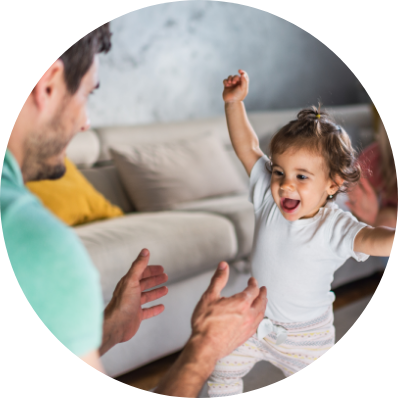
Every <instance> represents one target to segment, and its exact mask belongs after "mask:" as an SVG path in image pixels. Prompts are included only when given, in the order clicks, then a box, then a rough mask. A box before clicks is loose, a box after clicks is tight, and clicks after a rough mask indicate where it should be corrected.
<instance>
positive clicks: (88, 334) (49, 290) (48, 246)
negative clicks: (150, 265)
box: [1, 185, 103, 356]
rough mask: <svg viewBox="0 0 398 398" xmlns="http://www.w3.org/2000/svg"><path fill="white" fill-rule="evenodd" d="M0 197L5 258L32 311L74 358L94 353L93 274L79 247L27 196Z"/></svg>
mask: <svg viewBox="0 0 398 398" xmlns="http://www.w3.org/2000/svg"><path fill="white" fill-rule="evenodd" d="M2 188H4V185H3V186H2ZM2 191H3V192H2V194H3V195H2V208H1V210H2V224H3V232H4V239H5V243H6V247H7V251H8V255H9V258H10V261H11V265H12V267H13V269H14V272H15V275H16V277H17V279H18V282H19V284H20V286H21V288H22V290H23V292H24V293H25V295H26V298H27V299H28V301H29V303H30V304H31V306H32V308H33V309H34V310H35V312H36V313H37V315H38V316H39V318H40V319H41V320H42V321H43V323H44V324H45V325H46V326H47V327H48V329H49V330H50V331H51V332H52V333H53V334H54V335H55V337H56V338H57V339H58V340H59V341H60V342H61V343H62V344H64V345H65V346H66V347H67V348H69V349H70V350H71V351H72V352H73V353H75V354H76V355H78V356H82V355H84V354H86V353H88V352H90V351H92V350H95V349H98V348H99V346H100V344H101V339H102V322H103V318H102V317H103V315H102V313H103V301H102V295H101V288H100V281H99V274H98V271H97V270H96V269H95V267H94V265H93V264H92V261H91V259H90V257H89V255H88V253H87V251H86V250H85V248H84V246H83V244H82V243H81V242H80V240H79V239H78V237H77V236H76V234H75V233H74V232H73V230H72V229H71V228H69V227H67V226H66V225H64V224H63V223H62V222H60V221H59V220H58V219H57V218H55V217H54V216H53V215H52V214H50V213H49V212H48V211H47V210H46V209H45V208H44V207H43V206H42V205H41V203H40V202H38V201H37V199H36V198H34V197H33V196H32V195H31V194H30V193H27V192H22V195H21V194H20V193H21V192H19V194H16V195H12V193H11V192H5V190H4V189H2ZM7 194H11V196H10V195H8V196H7ZM14 194H15V192H14ZM5 196H6V197H5Z"/></svg>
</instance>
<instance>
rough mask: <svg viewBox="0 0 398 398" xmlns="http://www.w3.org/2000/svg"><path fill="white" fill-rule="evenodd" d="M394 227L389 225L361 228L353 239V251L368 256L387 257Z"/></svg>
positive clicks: (390, 247)
mask: <svg viewBox="0 0 398 398" xmlns="http://www.w3.org/2000/svg"><path fill="white" fill-rule="evenodd" d="M394 236H395V229H392V228H389V227H375V228H373V227H365V228H362V229H361V230H360V231H359V232H358V234H357V236H356V237H355V241H354V251H356V252H360V253H365V254H369V255H370V256H379V257H388V256H389V255H390V253H391V249H392V244H393V241H394Z"/></svg>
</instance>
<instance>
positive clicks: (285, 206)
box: [281, 198, 300, 213]
mask: <svg viewBox="0 0 398 398" xmlns="http://www.w3.org/2000/svg"><path fill="white" fill-rule="evenodd" d="M299 204H300V201H299V200H296V199H289V198H281V207H282V210H283V211H284V212H286V213H292V212H293V211H295V210H296V209H297V207H298V206H299Z"/></svg>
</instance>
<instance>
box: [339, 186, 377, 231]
mask: <svg viewBox="0 0 398 398" xmlns="http://www.w3.org/2000/svg"><path fill="white" fill-rule="evenodd" d="M348 198H349V201H348V202H346V205H347V207H348V208H349V209H350V210H351V212H352V213H353V214H354V215H355V217H357V218H358V219H359V220H361V221H363V222H365V223H367V224H369V225H372V226H374V225H375V222H376V218H377V215H378V213H379V201H378V199H377V195H376V192H375V191H374V189H373V188H372V186H371V185H370V183H369V181H368V180H367V179H366V178H361V180H360V181H359V184H358V185H356V186H355V187H354V189H352V190H351V191H350V192H348Z"/></svg>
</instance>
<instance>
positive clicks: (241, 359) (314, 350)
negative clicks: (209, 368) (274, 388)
mask: <svg viewBox="0 0 398 398" xmlns="http://www.w3.org/2000/svg"><path fill="white" fill-rule="evenodd" d="M272 322H273V323H274V325H277V326H282V327H283V328H285V329H286V330H287V339H286V340H285V341H284V342H283V343H282V344H280V345H276V338H277V336H276V334H275V333H274V332H272V333H270V334H269V335H267V336H265V337H264V338H263V339H262V340H259V339H258V338H257V334H255V335H253V336H252V337H251V338H250V339H249V340H247V341H246V343H244V344H243V345H242V346H240V347H238V348H237V349H236V350H235V351H234V352H232V353H231V354H230V355H228V356H227V357H225V358H223V359H221V360H220V361H218V362H217V364H216V367H215V369H214V372H213V374H212V375H211V377H210V379H209V381H208V387H209V389H208V393H209V397H225V396H228V395H235V394H241V393H243V381H242V377H243V376H245V375H246V374H247V373H248V372H249V371H250V370H251V369H252V367H253V366H254V365H255V364H256V362H258V361H269V362H271V363H272V364H273V365H275V366H276V367H278V368H279V369H281V370H282V372H283V373H284V375H285V376H286V377H287V376H290V375H292V374H293V373H296V372H298V371H299V370H301V369H303V368H305V367H306V366H308V365H309V364H311V363H312V362H314V361H315V360H316V359H317V358H319V357H320V356H321V355H323V354H324V353H325V352H326V351H327V350H328V349H329V348H331V347H332V346H333V344H334V340H335V330H334V326H333V310H332V307H330V308H329V310H328V311H326V312H325V313H324V314H323V315H321V316H320V317H318V318H316V319H313V320H311V321H308V322H296V323H280V322H274V321H272Z"/></svg>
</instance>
